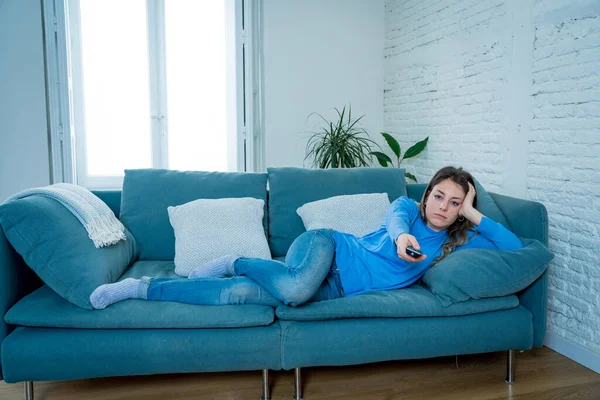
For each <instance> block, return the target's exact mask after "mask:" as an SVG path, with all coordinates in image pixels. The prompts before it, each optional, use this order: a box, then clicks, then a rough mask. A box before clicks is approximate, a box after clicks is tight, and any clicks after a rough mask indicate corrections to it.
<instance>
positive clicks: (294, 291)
mask: <svg viewBox="0 0 600 400" xmlns="http://www.w3.org/2000/svg"><path fill="white" fill-rule="evenodd" d="M279 295H280V296H281V299H280V300H281V301H282V302H284V303H285V304H287V305H290V306H294V307H295V306H299V305H301V304H303V303H306V302H307V301H308V300H309V299H310V298H311V297H312V296H313V295H314V291H313V290H310V289H309V288H307V287H306V286H305V285H299V284H298V285H289V286H286V287H285V288H282V289H281V290H280V291H279Z"/></svg>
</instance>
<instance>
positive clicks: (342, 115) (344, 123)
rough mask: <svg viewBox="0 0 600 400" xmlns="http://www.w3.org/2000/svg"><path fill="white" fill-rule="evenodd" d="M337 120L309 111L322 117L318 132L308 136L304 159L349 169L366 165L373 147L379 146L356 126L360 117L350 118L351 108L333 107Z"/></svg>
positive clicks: (321, 165) (324, 165)
mask: <svg viewBox="0 0 600 400" xmlns="http://www.w3.org/2000/svg"><path fill="white" fill-rule="evenodd" d="M335 111H336V112H337V115H338V117H337V119H335V120H333V121H328V120H327V119H326V118H325V117H323V116H322V115H321V114H318V113H312V114H310V115H309V116H308V118H307V120H308V119H310V117H312V116H313V115H317V116H319V117H320V118H321V119H322V120H323V123H324V124H323V125H322V126H321V127H320V130H319V131H318V132H313V135H312V136H311V137H310V138H309V139H308V143H307V144H306V156H305V157H304V160H306V159H308V158H312V160H313V166H314V167H317V168H353V167H368V166H369V165H370V164H371V155H372V154H373V153H374V152H373V151H372V150H373V148H380V147H379V145H378V144H377V143H376V142H374V141H373V140H371V139H370V138H369V133H368V132H367V131H366V130H365V129H364V128H363V127H361V126H360V120H361V119H362V118H363V117H364V115H363V116H361V117H359V118H357V119H352V107H351V106H348V111H347V112H346V106H344V108H342V110H341V111H340V110H338V109H337V108H336V109H335Z"/></svg>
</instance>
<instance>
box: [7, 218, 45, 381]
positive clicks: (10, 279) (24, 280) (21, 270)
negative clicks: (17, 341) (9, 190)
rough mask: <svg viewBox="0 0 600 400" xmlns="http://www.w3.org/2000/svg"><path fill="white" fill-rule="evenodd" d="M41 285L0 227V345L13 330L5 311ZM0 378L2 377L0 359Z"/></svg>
mask: <svg viewBox="0 0 600 400" xmlns="http://www.w3.org/2000/svg"><path fill="white" fill-rule="evenodd" d="M41 285H42V282H41V280H40V279H39V278H38V277H37V275H36V274H35V273H34V272H33V271H32V270H31V269H30V268H29V267H27V265H26V264H25V262H24V261H23V259H22V258H21V256H20V255H19V254H17V252H16V251H15V250H14V249H13V248H12V246H11V245H10V243H9V242H8V240H7V239H6V236H5V235H4V231H3V230H2V228H0V313H1V315H2V321H0V345H1V344H2V342H3V341H4V338H6V337H7V336H8V335H9V334H10V333H11V332H12V330H13V328H14V327H13V326H11V325H9V324H7V323H6V322H4V315H5V314H6V312H7V311H8V310H9V309H10V308H11V307H12V306H13V305H14V304H15V303H16V302H17V301H19V300H20V299H21V298H23V297H24V296H25V295H27V294H29V293H31V292H32V291H34V290H35V289H37V288H38V287H40V286H41ZM0 379H4V375H3V373H2V365H1V361H0Z"/></svg>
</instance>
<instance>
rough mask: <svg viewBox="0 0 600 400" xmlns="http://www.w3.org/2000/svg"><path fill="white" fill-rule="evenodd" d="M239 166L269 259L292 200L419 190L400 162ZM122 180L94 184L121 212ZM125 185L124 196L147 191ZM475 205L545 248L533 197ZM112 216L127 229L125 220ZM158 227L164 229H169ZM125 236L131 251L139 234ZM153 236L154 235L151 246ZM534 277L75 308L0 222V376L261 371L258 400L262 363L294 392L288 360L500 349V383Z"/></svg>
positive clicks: (533, 317) (523, 324)
mask: <svg viewBox="0 0 600 400" xmlns="http://www.w3.org/2000/svg"><path fill="white" fill-rule="evenodd" d="M199 174H200V175H199V176H201V177H202V179H200V180H199V181H198V185H200V186H202V190H201V191H200V193H208V192H210V190H208V189H209V187H208V186H207V185H209V186H210V185H213V184H215V185H216V183H214V182H217V181H218V182H219V184H220V185H227V179H228V177H229V176H233V175H231V174H226V173H223V174H218V173H212V174H213V175H210V173H207V174H204V175H202V174H201V173H199ZM169 176H170V175H169V174H168V173H167V174H166V175H164V176H163V178H164V179H170V178H169ZM236 176H238V177H239V174H238V175H236ZM253 176H254V177H256V176H262V177H263V178H261V179H263V181H262V182H263V183H261V185H264V183H265V182H267V181H268V183H269V188H268V192H267V187H266V185H264V196H265V198H267V197H268V202H267V204H266V211H267V212H266V215H265V230H266V233H267V235H268V236H267V237H268V239H269V244H270V246H271V251H272V253H273V256H274V257H275V258H277V257H283V256H284V255H285V251H286V250H287V248H288V247H289V244H290V243H291V241H292V240H293V238H294V237H296V236H297V235H299V234H300V233H302V231H303V229H304V228H303V225H302V221H301V220H300V218H299V217H298V216H297V215H296V213H295V210H296V208H297V207H298V206H299V205H301V204H303V203H305V202H308V201H314V200H317V199H322V198H326V197H330V196H333V195H340V194H353V193H366V192H381V191H382V190H384V191H386V192H387V193H388V195H389V197H390V200H394V199H395V198H397V197H398V196H400V195H403V194H406V195H408V196H409V197H411V198H413V199H416V200H417V201H418V200H420V198H421V196H422V193H423V191H424V190H425V185H424V184H409V185H406V186H405V184H404V179H403V170H399V169H390V168H388V169H385V168H370V169H357V170H355V171H347V170H346V171H344V170H338V171H332V170H328V171H313V170H303V169H296V168H272V169H269V171H268V173H266V174H253ZM213 178H214V179H213ZM242 178H243V177H242ZM156 182H157V183H156V185H157V186H159V187H157V188H156V190H158V191H161V193H170V192H172V191H173V190H172V189H169V190H166V189H165V188H161V187H160V185H161V183H160V181H156ZM190 185H192V184H190V183H189V182H188V183H186V184H185V185H183V184H182V185H181V186H180V187H181V189H180V190H181V192H182V193H184V192H186V193H187V194H186V196H188V197H187V198H185V199H184V198H180V199H179V200H178V202H181V201H184V200H187V201H189V200H193V198H194V196H198V194H194V192H193V190H191V189H190ZM192 186H193V185H192ZM132 190H133V191H136V190H137V191H140V192H141V191H144V190H148V189H147V188H145V186H144V185H141V184H140V185H139V186H135V185H131V186H129V187H124V189H123V192H121V191H99V192H95V193H96V194H97V195H98V196H99V197H100V198H101V199H102V200H103V201H105V202H106V204H108V205H109V207H110V208H111V209H112V210H113V211H114V213H115V215H117V216H119V215H121V216H122V214H121V211H122V208H121V207H122V206H126V207H128V212H131V211H132V210H131V206H132V203H131V202H128V203H125V202H124V201H125V199H122V194H123V196H125V193H124V192H125V191H130V192H131V191H132ZM228 190H233V191H235V190H237V189H236V187H231V188H229V189H228ZM260 190H263V189H260ZM188 192H189V193H188ZM129 194H131V193H129ZM139 194H140V195H139V196H137V198H138V199H142V200H144V201H148V199H149V198H150V197H149V196H150V195H146V194H144V195H142V193H139ZM213 195H215V194H214V193H213ZM482 195H483V193H482ZM153 196H155V197H156V194H154V195H153ZM184 197H185V196H184ZM208 197H210V195H209V196H208ZM164 201H170V200H168V199H167V200H164ZM479 208H480V210H482V212H483V213H484V214H486V215H489V216H492V217H493V218H494V219H497V220H498V219H499V220H502V223H504V224H505V225H506V226H507V227H508V228H509V229H511V230H512V231H513V232H515V233H516V234H517V235H518V236H520V237H523V238H531V239H537V240H538V241H540V242H541V243H543V244H545V245H547V242H548V222H547V213H546V209H545V208H544V206H543V205H542V204H540V203H537V202H533V201H527V200H521V199H516V198H511V197H507V196H503V195H499V194H494V193H489V194H487V198H485V199H484V198H483V196H481V198H480V207H479ZM125 225H126V226H127V228H128V229H130V230H131V232H132V233H133V235H134V236H135V235H136V232H135V229H132V228H130V227H129V226H128V225H127V223H125ZM165 229H167V230H168V227H165ZM0 232H2V230H0ZM163 233H164V232H163ZM168 235H171V236H172V231H171V232H168ZM136 239H137V241H138V242H139V243H140V246H142V247H143V245H144V241H145V240H146V239H144V237H143V235H142V234H140V237H138V236H136ZM150 239H152V238H149V239H148V240H150ZM154 239H156V238H155V237H154ZM171 239H172V238H171ZM147 243H150V242H147ZM170 243H171V244H169V245H172V242H170ZM160 245H163V244H160V243H155V244H153V246H160ZM173 269H174V264H173V261H172V259H171V260H168V259H167V260H152V259H139V260H137V261H135V262H134V263H133V264H132V265H131V266H130V267H129V268H128V269H127V270H126V271H125V273H124V274H123V276H122V277H121V279H124V278H126V277H141V276H143V275H148V276H159V277H161V276H162V277H165V276H176V275H175V274H174V272H173ZM547 280H548V276H547V271H546V272H544V273H543V274H542V275H541V276H540V277H539V278H538V279H537V280H535V282H533V284H531V285H530V286H529V287H527V288H526V289H524V290H522V291H520V292H519V293H516V294H513V295H509V296H504V297H498V298H488V299H479V300H474V299H471V300H468V301H464V302H459V303H455V304H452V305H451V306H449V307H443V306H442V305H441V303H440V302H439V301H438V300H437V299H436V297H435V296H434V295H433V294H432V293H431V291H429V290H428V288H427V287H426V286H425V285H424V284H423V283H422V282H417V283H416V284H414V285H412V286H410V287H408V288H404V289H400V290H394V291H387V292H373V293H365V294H363V295H359V296H356V297H351V298H343V299H335V300H329V301H324V302H318V303H310V304H306V305H304V306H301V307H297V308H292V307H286V306H281V307H278V308H276V309H274V308H272V307H267V306H258V305H243V306H196V305H188V304H178V303H170V302H151V301H142V300H128V301H124V302H121V303H117V304H114V305H113V306H111V307H108V308H107V309H105V310H86V309H83V308H79V307H77V306H75V305H73V304H71V303H70V302H68V301H66V300H65V299H63V298H62V297H60V296H58V295H57V294H56V293H55V292H53V291H52V290H51V289H50V288H49V287H48V286H46V285H44V284H43V282H42V281H41V280H40V279H39V278H38V277H37V276H36V275H35V273H33V272H32V270H31V269H30V268H28V266H27V265H26V264H25V262H24V260H23V258H22V257H21V256H20V255H19V254H17V253H16V251H15V250H14V249H13V247H11V245H10V243H9V242H8V240H7V238H6V237H5V235H4V233H3V232H2V233H0V312H1V313H2V315H3V316H4V318H3V321H1V322H0V343H1V344H2V353H1V370H0V373H1V375H0V377H2V378H3V379H4V380H5V381H6V382H8V383H15V382H24V383H25V395H26V398H28V399H33V382H34V381H58V380H76V379H86V378H96V377H109V376H124V375H149V374H163V373H188V372H213V371H238V370H257V371H262V375H263V387H262V388H260V389H259V388H257V397H258V392H259V391H260V392H262V399H268V398H269V382H268V371H269V370H281V369H283V370H294V372H295V388H294V396H295V398H296V399H300V398H301V397H302V392H301V391H302V384H301V381H300V378H301V377H300V371H301V368H302V367H313V366H335V365H353V364H363V363H371V362H379V361H386V360H402V359H415V358H429V357H439V356H451V355H460V354H474V353H485V352H496V351H506V352H507V379H506V382H507V383H512V382H514V368H513V365H514V364H513V363H514V354H515V351H519V350H521V351H523V350H528V349H532V348H534V347H541V346H542V342H543V339H544V335H545V332H546V308H547V298H546V297H547V296H546V293H547Z"/></svg>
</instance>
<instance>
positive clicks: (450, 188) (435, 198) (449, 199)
mask: <svg viewBox="0 0 600 400" xmlns="http://www.w3.org/2000/svg"><path fill="white" fill-rule="evenodd" d="M465 195H466V193H465V191H464V190H463V188H462V186H460V185H459V184H458V183H456V182H454V181H452V180H450V179H446V180H445V181H442V182H440V183H438V184H437V185H435V186H434V187H433V189H432V190H431V193H429V196H427V200H426V201H427V202H426V207H425V215H426V217H427V225H428V226H429V227H430V228H431V229H433V230H436V231H441V230H444V229H447V228H448V227H449V226H450V225H452V224H453V223H454V221H456V219H457V218H458V211H459V210H460V207H461V206H462V203H463V200H464V198H465Z"/></svg>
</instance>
